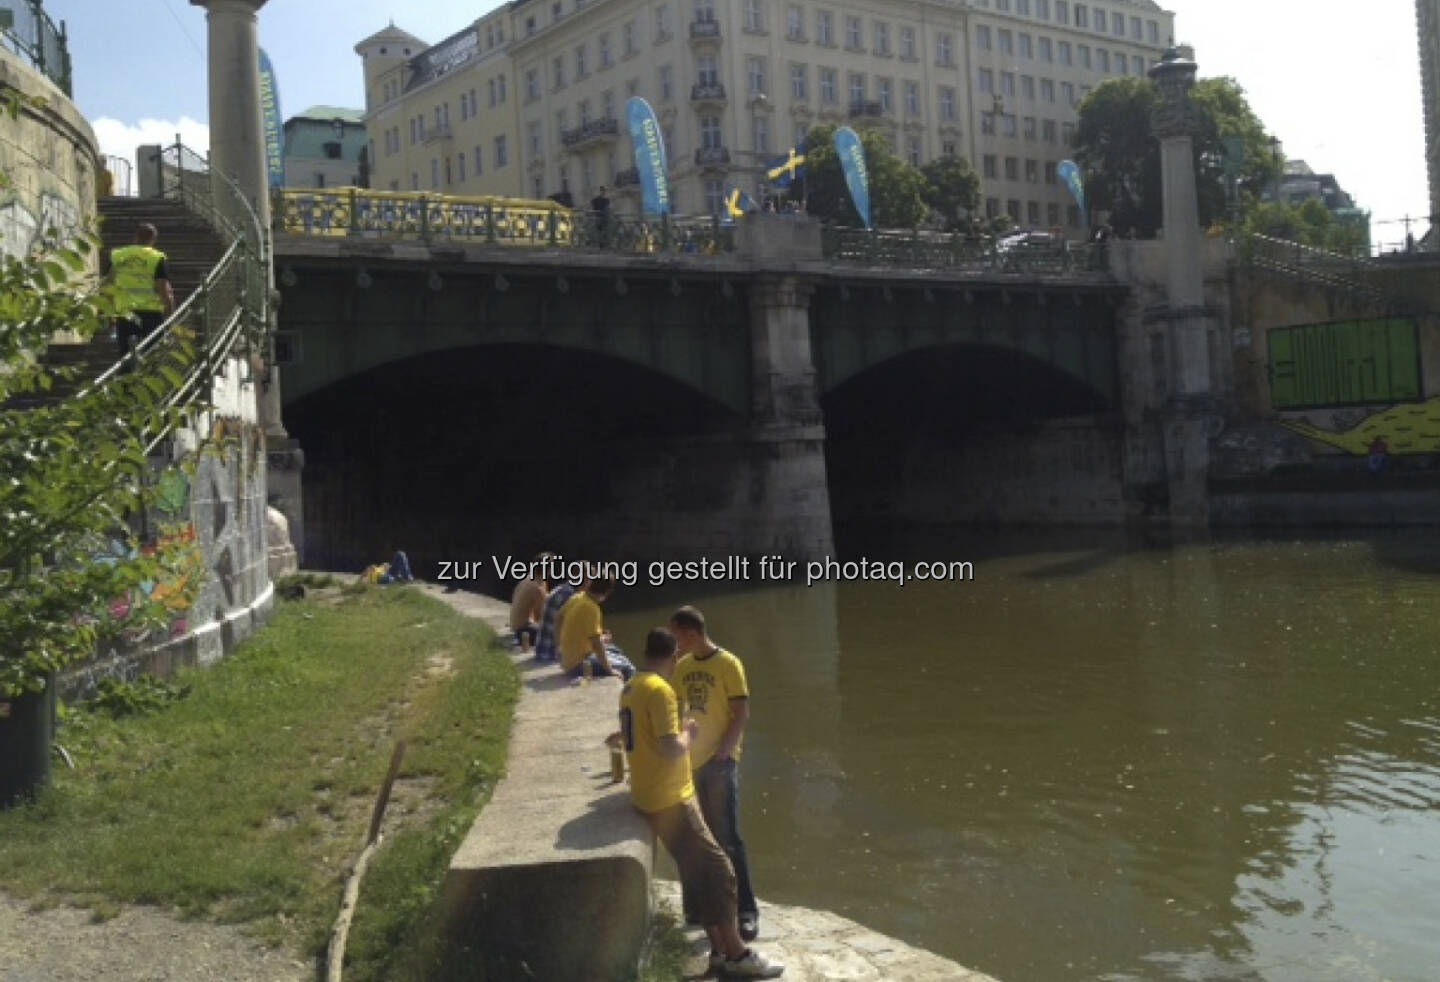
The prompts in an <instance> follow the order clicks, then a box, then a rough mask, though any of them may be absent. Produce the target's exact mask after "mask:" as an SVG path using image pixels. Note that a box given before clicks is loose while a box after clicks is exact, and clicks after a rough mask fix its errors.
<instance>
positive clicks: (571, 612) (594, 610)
mask: <svg viewBox="0 0 1440 982" xmlns="http://www.w3.org/2000/svg"><path fill="white" fill-rule="evenodd" d="M614 590H615V581H614V580H612V579H610V578H608V577H603V576H601V577H596V578H595V579H593V580H589V581H588V582H586V584H585V588H584V589H583V590H580V591H579V592H578V593H576V594H575V596H573V597H571V598H570V599H569V600H567V601H565V606H564V607H561V608H560V624H559V626H558V627H557V628H556V633H557V634H558V635H559V637H560V669H561V671H563V672H564V673H565V674H566V675H570V676H574V677H578V676H579V675H580V673H581V672H583V671H584V669H585V663H586V662H587V661H588V662H589V663H590V667H591V669H592V670H593V673H594V674H595V675H619V676H620V677H621V678H623V679H625V680H626V681H629V679H630V677H631V676H632V675H634V674H635V666H634V665H632V664H630V659H628V658H626V657H625V656H624V655H623V654H621V652H620V649H619V648H617V647H615V646H614V645H612V644H609V643H608V641H609V636H608V634H607V633H606V631H605V625H604V624H603V623H602V622H601V618H600V605H601V604H603V603H604V602H605V601H606V600H607V599H609V597H610V594H611V593H613V592H614Z"/></svg>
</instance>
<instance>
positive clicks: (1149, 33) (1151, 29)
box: [1145, 20, 1160, 44]
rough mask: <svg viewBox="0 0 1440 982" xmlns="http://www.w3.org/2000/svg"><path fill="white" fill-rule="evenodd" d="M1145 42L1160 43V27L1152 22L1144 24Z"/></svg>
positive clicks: (1148, 21)
mask: <svg viewBox="0 0 1440 982" xmlns="http://www.w3.org/2000/svg"><path fill="white" fill-rule="evenodd" d="M1145 40H1147V41H1149V42H1150V43H1151V44H1159V43H1160V25H1159V24H1157V23H1156V22H1155V21H1153V20H1147V21H1146V22H1145Z"/></svg>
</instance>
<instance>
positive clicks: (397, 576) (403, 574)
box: [380, 552, 415, 583]
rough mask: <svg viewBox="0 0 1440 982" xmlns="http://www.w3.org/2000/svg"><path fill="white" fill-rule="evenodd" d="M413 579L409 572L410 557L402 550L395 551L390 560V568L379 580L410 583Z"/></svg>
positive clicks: (382, 581)
mask: <svg viewBox="0 0 1440 982" xmlns="http://www.w3.org/2000/svg"><path fill="white" fill-rule="evenodd" d="M414 579H415V577H414V576H412V575H411V574H410V557H409V556H406V555H405V553H403V552H397V553H395V557H394V558H393V559H391V560H390V568H389V569H387V570H386V571H385V575H384V576H382V577H380V582H381V583H410V582H413V581H414Z"/></svg>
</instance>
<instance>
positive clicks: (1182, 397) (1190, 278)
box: [1150, 47, 1216, 528]
mask: <svg viewBox="0 0 1440 982" xmlns="http://www.w3.org/2000/svg"><path fill="white" fill-rule="evenodd" d="M1195 74H1196V65H1195V63H1194V62H1193V61H1190V60H1189V59H1187V58H1183V57H1181V55H1180V52H1179V51H1177V50H1176V49H1175V48H1173V47H1172V48H1170V49H1169V50H1168V51H1166V52H1165V55H1164V57H1163V58H1162V59H1161V60H1160V61H1159V62H1158V63H1157V64H1156V65H1155V67H1154V68H1152V69H1151V70H1150V77H1151V78H1152V79H1153V80H1154V81H1155V84H1156V85H1157V86H1158V87H1159V89H1160V102H1159V104H1158V105H1157V107H1156V109H1155V113H1154V116H1153V118H1152V120H1151V128H1152V129H1153V130H1154V132H1155V136H1156V137H1157V138H1158V139H1159V140H1160V166H1161V176H1162V192H1161V193H1162V196H1163V200H1164V222H1165V268H1166V292H1167V294H1168V295H1167V303H1166V309H1165V311H1164V312H1163V313H1161V314H1160V315H1159V318H1158V319H1160V320H1162V321H1163V322H1164V323H1165V324H1166V326H1167V333H1168V335H1169V339H1170V343H1169V345H1168V349H1169V350H1168V352H1167V356H1168V362H1169V369H1170V371H1169V380H1168V381H1169V390H1170V399H1169V401H1168V403H1167V404H1166V406H1165V409H1164V412H1163V417H1162V424H1161V425H1162V431H1163V433H1164V441H1165V465H1166V477H1167V482H1168V484H1169V489H1170V523H1171V525H1173V526H1178V527H1183V528H1194V527H1203V526H1205V525H1207V524H1208V523H1209V489H1208V481H1209V474H1210V434H1211V431H1212V426H1213V423H1214V421H1215V420H1216V411H1215V405H1214V399H1213V396H1212V395H1211V392H1210V345H1209V334H1210V331H1211V329H1212V327H1213V322H1214V318H1213V317H1212V315H1211V314H1210V312H1209V311H1207V309H1206V307H1205V282H1204V270H1203V265H1202V261H1201V231H1200V214H1199V199H1198V197H1197V195H1196V190H1195V160H1194V152H1195V151H1194V142H1193V140H1192V134H1193V132H1194V130H1195V110H1194V107H1193V106H1192V105H1191V103H1190V89H1191V88H1192V87H1193V86H1194V84H1195Z"/></svg>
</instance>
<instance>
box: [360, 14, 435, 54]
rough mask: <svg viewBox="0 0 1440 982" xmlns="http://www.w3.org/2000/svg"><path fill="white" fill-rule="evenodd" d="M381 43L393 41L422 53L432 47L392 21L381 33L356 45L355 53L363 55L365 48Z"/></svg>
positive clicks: (376, 33)
mask: <svg viewBox="0 0 1440 982" xmlns="http://www.w3.org/2000/svg"><path fill="white" fill-rule="evenodd" d="M381 41H393V42H395V43H397V44H410V45H412V46H413V47H414V49H415V51H420V50H423V49H425V48H428V47H430V45H428V44H426V43H425V42H424V41H422V40H420V39H419V38H417V37H416V36H415V35H413V34H411V33H410V32H409V31H407V30H404V29H402V28H399V27H396V26H395V22H394V21H391V22H390V26H389V27H387V28H385V29H384V30H381V31H376V32H375V33H374V34H372V35H370V36H369V37H368V38H366V39H365V40H363V41H361V42H359V43H358V44H356V45H355V53H356V54H357V55H358V54H361V53H362V52H363V51H364V49H365V48H368V47H370V46H371V45H372V44H379V43H380V42H381ZM413 53H414V52H412V54H413Z"/></svg>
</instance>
